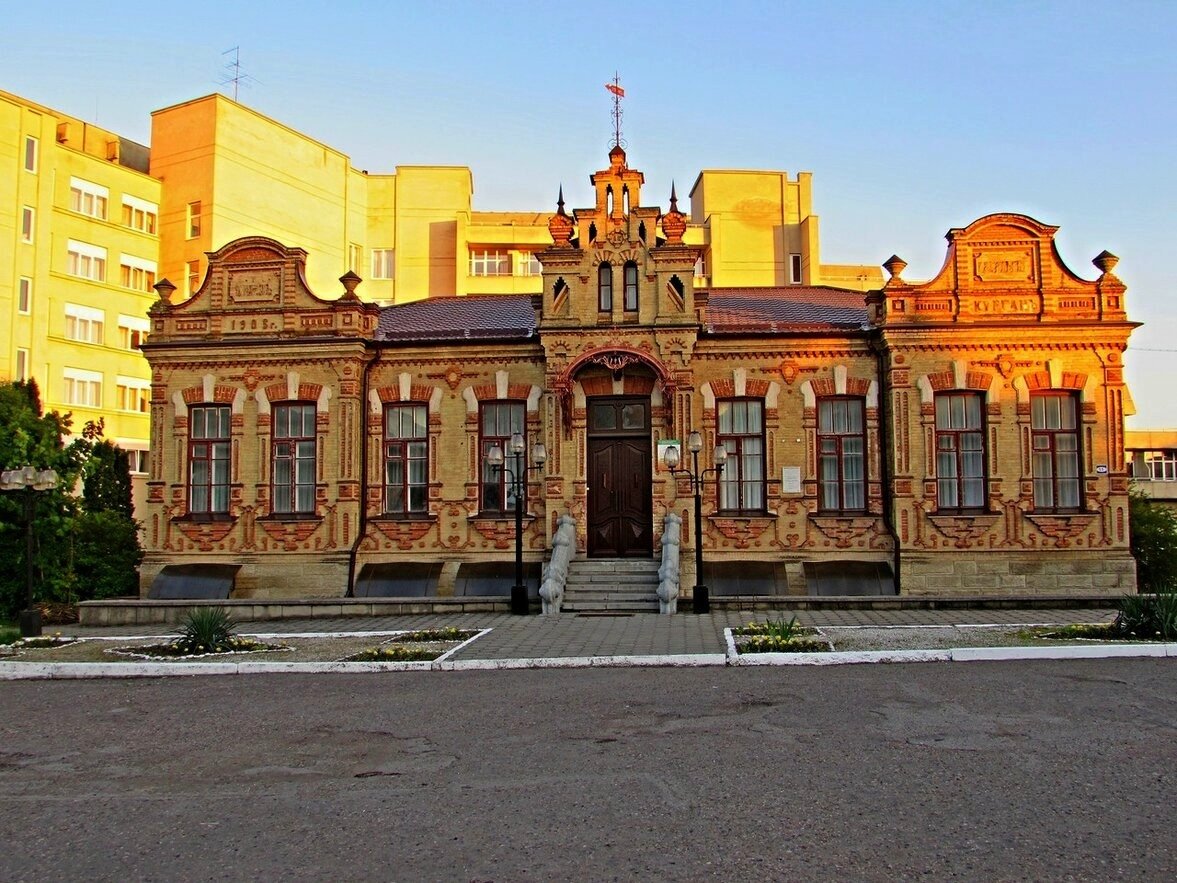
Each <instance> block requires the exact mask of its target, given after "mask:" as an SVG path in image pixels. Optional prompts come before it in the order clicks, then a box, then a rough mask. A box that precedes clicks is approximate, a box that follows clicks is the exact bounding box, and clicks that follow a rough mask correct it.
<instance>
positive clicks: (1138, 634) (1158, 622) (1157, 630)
mask: <svg viewBox="0 0 1177 883" xmlns="http://www.w3.org/2000/svg"><path fill="white" fill-rule="evenodd" d="M1119 608H1120V612H1119V613H1117V614H1116V620H1115V622H1114V623H1112V630H1113V631H1115V632H1116V633H1117V634H1119V635H1121V636H1123V637H1126V638H1136V639H1138V640H1145V641H1158V640H1159V641H1173V640H1177V592H1174V591H1165V592H1158V593H1157V594H1155V595H1125V596H1124V597H1123V598H1121V599H1120V603H1119Z"/></svg>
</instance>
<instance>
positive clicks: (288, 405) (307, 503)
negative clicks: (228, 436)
mask: <svg viewBox="0 0 1177 883" xmlns="http://www.w3.org/2000/svg"><path fill="white" fill-rule="evenodd" d="M296 408H297V409H299V423H300V424H301V425H300V427H299V430H300V434H298V435H295V434H292V433H291V432H290V429H289V427H290V421H291V418H290V416H287V417H285V419H283V416H282V415H284V414H291V413H292V412H293V411H294V409H296ZM308 414H309V421H310V434H309V435H308V434H307V420H308ZM272 417H273V435H272V436H271V438H270V464H271V470H270V513H271V514H273V515H313V514H314V512H315V497H316V490H315V485H316V472H317V468H318V454H319V440H318V437H317V433H316V424H317V419H318V408H317V406H316V405H315V403H314V402H281V403H280V404H275V405H274V406H273V408H272ZM283 423H285V426H283ZM307 445H309V446H310V454H309V456H308V455H307V454H306V450H307V447H306V446H307ZM284 448H288V451H286V452H284V451H283V449H284ZM286 463H288V464H289V479H288V480H285V481H279V479H278V475H279V472H280V471H282V470H281V469H280V468H279V467H280V466H282V464H286ZM307 464H309V468H307V469H306V471H303V470H300V466H302V467H306V466H307ZM300 472H302V474H303V479H304V480H301V481H300V480H299V479H300ZM306 472H309V481H308V480H305V479H306ZM307 489H309V491H310V496H309V500H307V499H305V497H304V499H302V500H300V498H299V491H300V490H302V491H304V492H305V491H306V490H307ZM285 494H289V498H288V500H287V501H286V502H285V503H281V505H280V501H282V499H283V496H284V495H285Z"/></svg>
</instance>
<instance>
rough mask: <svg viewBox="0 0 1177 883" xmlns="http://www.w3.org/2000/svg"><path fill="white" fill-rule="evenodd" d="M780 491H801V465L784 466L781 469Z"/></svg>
mask: <svg viewBox="0 0 1177 883" xmlns="http://www.w3.org/2000/svg"><path fill="white" fill-rule="evenodd" d="M781 493H782V494H799V493H801V467H800V466H785V467H783V468H782V469H781Z"/></svg>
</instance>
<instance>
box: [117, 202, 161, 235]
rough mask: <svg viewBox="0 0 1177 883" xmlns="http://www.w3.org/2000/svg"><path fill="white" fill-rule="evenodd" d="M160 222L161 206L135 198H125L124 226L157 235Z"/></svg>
mask: <svg viewBox="0 0 1177 883" xmlns="http://www.w3.org/2000/svg"><path fill="white" fill-rule="evenodd" d="M158 221H159V206H157V205H156V204H155V203H154V202H148V201H147V200H145V199H138V198H136V197H134V196H124V197H123V226H124V227H130V228H131V229H132V230H138V231H139V232H140V233H150V234H152V235H154V234H155V231H156V224H157V223H158Z"/></svg>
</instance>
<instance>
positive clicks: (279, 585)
mask: <svg viewBox="0 0 1177 883" xmlns="http://www.w3.org/2000/svg"><path fill="white" fill-rule="evenodd" d="M347 562H348V555H347V553H346V552H341V553H335V554H330V555H321V554H319V555H298V554H293V553H292V554H286V555H265V556H262V555H236V556H216V555H205V556H196V555H192V556H184V557H180V556H168V557H164V556H158V557H157V556H148V557H146V558H145V559H144V561H143V563H142V564H141V565H140V567H139V596H140V597H141V598H146V597H147V592H148V590H149V589H150V588H151V582H152V580H154V579H155V577H156V575H157V574H158V573H159V572H160V571H161V570H162V569H163V568H164V566H165V565H168V564H195V563H207V564H239V565H241V569H240V570H239V571H237V578H236V580H235V581H234V584H233V592H232V594H231V595H230V597H231V598H261V599H267V600H287V599H294V598H342V597H343V596H344V593H345V592H346V591H347Z"/></svg>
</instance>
